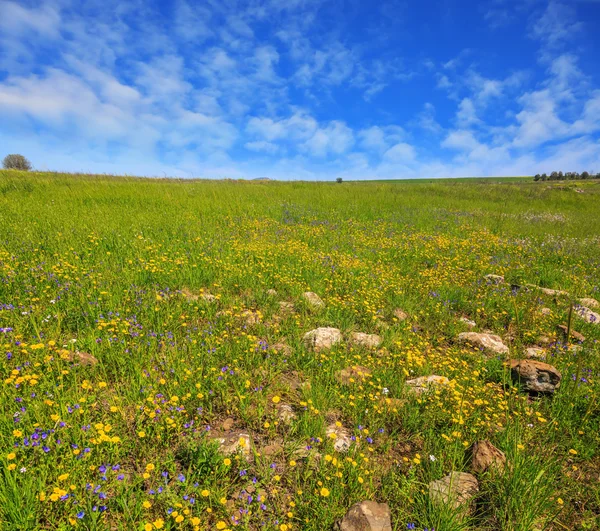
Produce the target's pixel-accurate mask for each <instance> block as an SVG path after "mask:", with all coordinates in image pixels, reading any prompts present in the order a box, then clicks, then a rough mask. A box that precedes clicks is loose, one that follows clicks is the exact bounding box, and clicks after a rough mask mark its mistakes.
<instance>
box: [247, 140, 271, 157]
mask: <svg viewBox="0 0 600 531" xmlns="http://www.w3.org/2000/svg"><path fill="white" fill-rule="evenodd" d="M244 147H245V148H246V149H249V150H250V151H258V152H262V153H268V154H270V155H273V154H274V153H277V152H278V151H279V146H278V145H277V144H273V143H272V142H266V141H265V140H256V141H254V142H246V143H245V144H244Z"/></svg>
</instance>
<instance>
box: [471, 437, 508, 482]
mask: <svg viewBox="0 0 600 531" xmlns="http://www.w3.org/2000/svg"><path fill="white" fill-rule="evenodd" d="M505 464H506V456H505V455H504V452H502V451H500V450H498V448H496V447H495V446H494V445H493V444H492V443H491V442H490V441H478V442H476V443H475V444H474V445H473V448H472V458H471V468H472V469H473V472H475V473H476V474H481V473H483V472H487V471H488V470H490V471H495V472H501V471H502V469H503V468H504V465H505Z"/></svg>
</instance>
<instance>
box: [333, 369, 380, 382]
mask: <svg viewBox="0 0 600 531" xmlns="http://www.w3.org/2000/svg"><path fill="white" fill-rule="evenodd" d="M370 376H371V371H370V370H369V369H367V368H366V367H361V366H360V365H353V366H352V367H346V368H345V369H342V370H341V371H338V372H336V373H335V378H336V380H337V381H338V382H340V383H342V384H344V385H349V384H351V383H354V382H362V381H363V380H365V379H367V378H369V377H370Z"/></svg>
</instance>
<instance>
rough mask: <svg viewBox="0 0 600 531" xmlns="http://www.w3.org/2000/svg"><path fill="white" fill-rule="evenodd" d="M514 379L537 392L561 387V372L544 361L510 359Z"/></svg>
mask: <svg viewBox="0 0 600 531" xmlns="http://www.w3.org/2000/svg"><path fill="white" fill-rule="evenodd" d="M508 366H509V367H510V373H511V376H512V379H513V380H514V381H515V382H517V383H521V384H523V386H524V387H525V389H526V390H528V391H533V392H536V393H553V392H554V391H555V390H556V389H558V388H559V387H560V381H561V379H562V375H561V374H560V372H559V371H558V370H557V369H556V368H555V367H553V366H552V365H549V364H548V363H544V362H542V361H537V360H509V362H508Z"/></svg>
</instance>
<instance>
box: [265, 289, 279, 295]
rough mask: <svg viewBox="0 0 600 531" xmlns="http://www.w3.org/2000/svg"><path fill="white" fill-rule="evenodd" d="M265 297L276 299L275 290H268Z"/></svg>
mask: <svg viewBox="0 0 600 531" xmlns="http://www.w3.org/2000/svg"><path fill="white" fill-rule="evenodd" d="M267 295H269V297H277V290H274V289H273V288H271V289H268V290H267Z"/></svg>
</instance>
